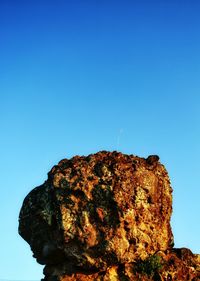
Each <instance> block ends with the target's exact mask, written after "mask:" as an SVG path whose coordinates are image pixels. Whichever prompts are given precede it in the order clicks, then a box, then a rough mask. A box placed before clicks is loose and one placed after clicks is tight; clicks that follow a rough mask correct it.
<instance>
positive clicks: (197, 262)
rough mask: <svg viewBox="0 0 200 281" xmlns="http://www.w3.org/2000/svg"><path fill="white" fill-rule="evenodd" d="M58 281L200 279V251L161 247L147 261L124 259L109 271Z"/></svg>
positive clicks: (64, 278)
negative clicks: (163, 250) (127, 260)
mask: <svg viewBox="0 0 200 281" xmlns="http://www.w3.org/2000/svg"><path fill="white" fill-rule="evenodd" d="M55 280H58V281H77V280H79V281H90V280H91V281H94V280H95V281H170V280H173V281H198V280H200V255H194V254H193V253H192V252H191V251H190V250H189V249H186V248H181V249H173V250H167V251H165V252H162V251H159V252H157V253H156V254H155V255H152V256H150V257H149V258H147V259H146V260H144V261H141V260H140V261H137V262H135V263H125V264H120V265H115V266H111V267H109V268H107V270H106V271H102V272H97V273H93V274H92V273H91V274H90V275H87V274H85V273H74V274H72V275H63V276H60V277H58V278H57V279H55Z"/></svg>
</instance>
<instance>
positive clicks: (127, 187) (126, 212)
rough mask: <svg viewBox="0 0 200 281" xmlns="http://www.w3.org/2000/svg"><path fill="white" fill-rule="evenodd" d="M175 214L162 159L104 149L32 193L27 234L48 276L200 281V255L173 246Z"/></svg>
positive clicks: (24, 222) (66, 166) (24, 224)
mask: <svg viewBox="0 0 200 281" xmlns="http://www.w3.org/2000/svg"><path fill="white" fill-rule="evenodd" d="M171 212H172V189H171V186H170V181H169V177H168V174H167V171H166V169H165V167H164V166H163V165H162V164H160V163H159V158H158V156H149V157H148V158H147V159H144V158H139V157H136V156H133V155H125V154H122V153H118V152H105V151H102V152H99V153H96V154H91V155H89V156H87V157H80V156H76V157H73V158H72V159H70V160H67V159H64V160H62V161H60V162H59V163H58V165H57V166H54V167H53V168H52V170H51V171H50V172H49V174H48V180H47V181H46V182H45V183H44V184H43V185H41V186H39V187H36V188H35V189H33V190H32V191H31V192H30V193H29V194H28V195H27V197H26V198H25V200H24V203H23V206H22V208H21V212H20V218H19V233H20V235H21V236H22V237H23V238H24V239H25V240H26V241H27V242H28V243H29V244H30V246H31V249H32V251H33V253H34V257H36V258H37V261H38V262H39V263H41V264H45V265H46V266H45V269H44V274H45V280H46V281H54V280H59V281H67V280H105V281H106V280H125V281H126V280H180V281H181V280H199V279H198V278H199V275H198V274H199V273H198V256H194V255H193V254H192V253H191V252H190V251H189V250H187V249H185V250H181V249H180V250H175V249H172V247H173V235H172V231H171V227H170V217H171ZM188 276H189V277H188ZM152 278H154V279H152ZM155 278H157V279H155ZM159 278H160V279H159ZM162 278H163V279H162ZM170 278H171V279H170ZM187 278H189V279H187ZM194 278H197V279H194Z"/></svg>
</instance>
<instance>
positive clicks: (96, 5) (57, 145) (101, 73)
mask: <svg viewBox="0 0 200 281" xmlns="http://www.w3.org/2000/svg"><path fill="white" fill-rule="evenodd" d="M199 12H200V2H199V1H198V0H196V1H195V0H185V1H184V0H180V1H178V0H154V1H150V0H149V1H147V0H146V1H144V0H140V1H139V0H138V1H134V0H132V1H131V0H130V1H127V0H123V1H116V0H115V1H109V0H107V1H105V0H98V1H95V0H88V1H85V0H82V1H81V0H73V1H68V0H66V1H64V0H63V1H61V0H57V1H51V0H48V1H42V0H40V1H37V0H29V1H25V0H24V1H22V0H18V1H15V0H13V1H11V0H0V128H1V131H0V132H1V138H0V142H1V145H0V155H1V161H0V171H1V204H0V221H1V231H0V241H1V251H0V260H1V267H0V279H3V278H6V279H18V280H19V279H21V280H22V279H27V280H28V279H32V280H33V279H35V280H40V278H41V277H42V266H39V265H37V264H36V261H35V260H34V259H33V258H32V256H31V255H32V254H31V251H30V249H29V246H28V244H26V242H25V241H23V240H22V239H21V238H20V236H19V235H18V234H17V227H18V214H19V210H20V207H21V204H22V201H23V199H24V197H25V195H26V194H27V193H28V192H29V191H30V190H31V189H32V188H33V187H35V186H37V185H40V184H41V183H43V181H44V180H45V179H46V175H47V172H48V171H49V170H50V168H51V167H52V166H53V165H54V164H56V163H57V162H58V161H59V160H60V159H62V158H70V157H72V156H73V155H76V154H81V155H87V154H89V153H92V152H97V151H99V150H102V149H103V150H120V151H122V152H124V153H131V154H135V155H139V156H142V157H146V156H148V155H149V154H158V155H159V156H160V158H161V162H162V163H164V164H165V165H166V167H167V169H168V171H169V174H170V177H171V182H172V186H173V188H174V193H173V196H174V201H173V208H174V211H173V217H172V226H173V232H174V236H175V246H176V247H181V246H186V247H190V248H191V249H192V250H193V251H194V252H196V253H200V241H199V237H200V223H199V214H200V204H199V199H200V180H199V172H200V125H199V124H200V17H199Z"/></svg>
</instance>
